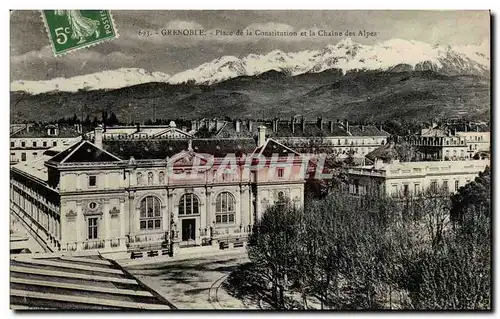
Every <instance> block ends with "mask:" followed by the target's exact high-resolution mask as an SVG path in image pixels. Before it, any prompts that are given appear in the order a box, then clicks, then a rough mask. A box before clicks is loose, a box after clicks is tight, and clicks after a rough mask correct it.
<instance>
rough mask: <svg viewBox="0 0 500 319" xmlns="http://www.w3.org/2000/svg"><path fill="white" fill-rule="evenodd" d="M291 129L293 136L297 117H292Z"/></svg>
mask: <svg viewBox="0 0 500 319" xmlns="http://www.w3.org/2000/svg"><path fill="white" fill-rule="evenodd" d="M290 127H291V129H292V134H295V116H292V119H291V120H290Z"/></svg>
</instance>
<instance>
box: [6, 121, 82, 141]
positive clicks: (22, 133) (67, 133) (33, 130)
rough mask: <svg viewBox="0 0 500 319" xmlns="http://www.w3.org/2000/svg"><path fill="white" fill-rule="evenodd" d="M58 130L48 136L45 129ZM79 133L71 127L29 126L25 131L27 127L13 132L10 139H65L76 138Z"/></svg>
mask: <svg viewBox="0 0 500 319" xmlns="http://www.w3.org/2000/svg"><path fill="white" fill-rule="evenodd" d="M49 127H51V128H57V127H58V128H59V132H58V134H57V135H48V134H47V128H49ZM80 135H81V133H78V131H77V130H76V129H75V128H74V127H73V126H62V125H59V126H56V125H54V124H51V125H38V124H34V125H30V126H29V130H28V129H27V126H26V125H25V127H24V128H23V129H22V130H18V131H16V132H14V133H13V134H12V135H11V136H10V137H11V138H12V137H14V138H22V137H26V138H29V137H58V138H65V137H78V136H80Z"/></svg>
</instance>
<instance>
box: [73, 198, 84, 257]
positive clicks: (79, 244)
mask: <svg viewBox="0 0 500 319" xmlns="http://www.w3.org/2000/svg"><path fill="white" fill-rule="evenodd" d="M76 205H77V206H76V212H77V216H76V218H75V227H76V250H83V241H84V240H85V233H83V234H82V227H81V226H82V225H85V216H83V207H82V205H83V204H82V202H81V201H78V202H77V204H76Z"/></svg>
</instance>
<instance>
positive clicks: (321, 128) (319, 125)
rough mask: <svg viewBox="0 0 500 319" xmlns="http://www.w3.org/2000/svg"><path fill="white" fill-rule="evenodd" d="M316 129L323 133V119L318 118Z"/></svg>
mask: <svg viewBox="0 0 500 319" xmlns="http://www.w3.org/2000/svg"><path fill="white" fill-rule="evenodd" d="M318 128H319V129H320V130H322V131H323V118H322V117H321V116H320V117H318Z"/></svg>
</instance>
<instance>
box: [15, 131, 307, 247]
mask: <svg viewBox="0 0 500 319" xmlns="http://www.w3.org/2000/svg"><path fill="white" fill-rule="evenodd" d="M102 131H103V129H102V128H97V129H96V131H95V132H94V142H93V143H92V142H90V141H88V140H83V141H81V142H79V143H76V144H74V145H73V146H71V147H69V148H67V149H66V150H64V151H62V152H60V153H58V154H57V155H55V156H54V155H53V154H44V155H43V157H42V158H38V159H37V160H36V161H28V162H26V163H19V164H17V165H13V166H12V168H11V171H12V177H11V207H12V212H13V214H15V215H16V216H18V217H20V219H22V220H26V221H27V223H28V225H27V226H28V227H29V229H31V230H32V231H33V233H34V234H35V235H37V236H38V237H39V239H40V240H42V241H46V242H47V246H48V247H49V249H50V250H63V251H75V250H78V251H79V250H99V251H103V252H107V251H109V252H112V251H127V250H128V251H141V250H154V249H163V248H169V249H171V251H172V252H174V251H175V250H176V249H178V248H179V247H184V246H193V245H196V246H200V245H201V246H203V245H220V244H221V243H222V244H232V243H234V242H244V241H245V239H246V237H247V236H248V234H249V232H250V231H251V230H252V225H253V224H254V223H255V221H256V220H257V219H259V218H260V216H261V214H262V212H263V211H264V210H265V209H266V207H267V206H268V205H272V204H274V203H276V202H279V201H285V200H286V199H289V200H290V201H291V202H292V203H293V204H294V205H302V203H303V200H304V182H305V180H304V174H303V171H302V158H301V156H300V154H298V153H296V152H295V151H293V150H292V149H290V148H288V147H286V146H284V145H282V144H281V143H279V142H277V141H274V140H272V139H267V140H266V138H265V136H266V133H265V128H264V127H262V128H260V129H259V139H258V141H257V142H258V143H256V142H255V140H253V139H220V140H207V139H189V140H185V139H180V140H179V139H172V140H170V141H169V142H168V143H166V142H165V141H160V140H144V139H139V140H128V141H118V140H109V141H106V140H104V139H103V132H102Z"/></svg>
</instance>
